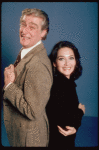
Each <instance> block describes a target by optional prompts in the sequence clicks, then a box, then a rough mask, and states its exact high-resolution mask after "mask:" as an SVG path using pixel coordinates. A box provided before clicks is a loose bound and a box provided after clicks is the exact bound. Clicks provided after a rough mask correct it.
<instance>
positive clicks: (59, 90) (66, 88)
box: [46, 73, 83, 129]
mask: <svg viewBox="0 0 99 150" xmlns="http://www.w3.org/2000/svg"><path fill="white" fill-rule="evenodd" d="M78 104H79V101H78V96H77V93H76V84H75V82H74V81H73V80H72V79H68V78H66V77H65V76H64V75H63V74H61V73H58V75H57V76H54V80H53V86H52V89H51V96H50V100H49V102H48V104H47V109H46V110H47V115H48V119H49V123H50V125H52V126H53V127H54V126H55V127H56V128H57V125H59V126H61V127H63V128H64V127H65V126H72V127H75V128H76V129H78V128H79V126H80V125H81V119H82V116H83V111H82V110H81V109H79V108H78Z"/></svg>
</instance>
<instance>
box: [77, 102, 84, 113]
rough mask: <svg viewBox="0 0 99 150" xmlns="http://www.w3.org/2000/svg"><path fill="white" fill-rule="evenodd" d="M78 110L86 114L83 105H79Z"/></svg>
mask: <svg viewBox="0 0 99 150" xmlns="http://www.w3.org/2000/svg"><path fill="white" fill-rule="evenodd" d="M78 108H79V109H81V110H82V111H83V113H84V114H85V106H84V105H82V104H81V103H80V104H79V105H78Z"/></svg>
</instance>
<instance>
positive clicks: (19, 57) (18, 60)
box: [14, 53, 21, 67]
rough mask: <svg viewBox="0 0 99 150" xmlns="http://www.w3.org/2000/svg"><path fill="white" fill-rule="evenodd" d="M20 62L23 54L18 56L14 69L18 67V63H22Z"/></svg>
mask: <svg viewBox="0 0 99 150" xmlns="http://www.w3.org/2000/svg"><path fill="white" fill-rule="evenodd" d="M20 60H21V53H19V55H18V56H17V59H16V61H15V63H14V67H16V66H17V65H18V63H19V62H20Z"/></svg>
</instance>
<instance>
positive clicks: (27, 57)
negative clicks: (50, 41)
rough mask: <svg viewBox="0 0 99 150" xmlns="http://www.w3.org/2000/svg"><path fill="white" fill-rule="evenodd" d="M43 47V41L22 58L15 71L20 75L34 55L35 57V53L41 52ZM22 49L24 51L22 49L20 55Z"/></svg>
mask: <svg viewBox="0 0 99 150" xmlns="http://www.w3.org/2000/svg"><path fill="white" fill-rule="evenodd" d="M43 48H44V45H43V43H41V44H39V45H38V46H36V47H35V48H33V49H32V50H31V51H30V52H29V53H28V54H26V55H25V57H24V58H23V59H21V61H20V62H19V63H18V65H17V66H16V67H15V72H16V74H17V77H18V76H19V75H20V73H21V72H22V70H23V69H24V67H25V65H26V64H27V63H28V62H29V61H30V60H31V59H32V57H34V55H35V54H37V53H38V52H40V51H41V50H42V49H43ZM21 51H22V49H21V50H20V52H19V55H20V53H21ZM16 80H17V78H16Z"/></svg>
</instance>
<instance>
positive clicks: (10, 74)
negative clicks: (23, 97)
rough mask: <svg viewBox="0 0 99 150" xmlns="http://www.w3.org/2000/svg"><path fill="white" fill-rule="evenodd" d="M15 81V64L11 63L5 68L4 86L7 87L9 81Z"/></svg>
mask: <svg viewBox="0 0 99 150" xmlns="http://www.w3.org/2000/svg"><path fill="white" fill-rule="evenodd" d="M14 81H15V72H14V65H12V64H11V65H10V66H8V67H6V68H5V70H4V83H5V85H4V86H5V87H6V86H7V85H8V84H9V83H13V82H14Z"/></svg>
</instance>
